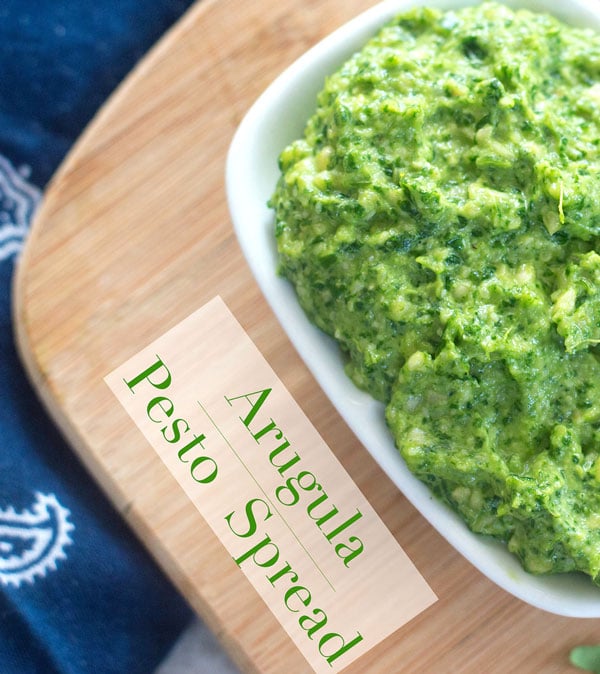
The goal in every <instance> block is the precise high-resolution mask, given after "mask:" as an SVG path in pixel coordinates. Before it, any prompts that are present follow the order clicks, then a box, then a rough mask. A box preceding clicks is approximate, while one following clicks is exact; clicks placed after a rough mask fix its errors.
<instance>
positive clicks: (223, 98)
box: [15, 0, 600, 674]
mask: <svg viewBox="0 0 600 674" xmlns="http://www.w3.org/2000/svg"><path fill="white" fill-rule="evenodd" d="M369 4H370V3H369V2H368V1H367V0H343V1H342V0H278V2H277V3H270V2H268V1H267V0H255V1H254V2H244V3H241V2H234V0H216V1H213V0H205V1H204V2H201V3H199V4H197V5H196V6H194V7H193V8H192V9H191V10H190V12H189V13H188V14H187V15H186V16H185V17H184V18H183V20H182V21H181V22H180V23H179V24H178V25H177V26H176V27H175V28H174V29H173V30H171V31H170V33H169V34H168V35H167V36H166V37H165V38H164V39H163V40H162V42H161V43H160V44H159V45H158V46H157V47H156V48H155V49H154V50H153V51H152V52H151V54H150V55H149V56H148V57H147V58H146V59H145V60H144V61H143V62H142V63H141V64H140V65H139V66H138V67H137V68H136V70H135V71H134V72H133V74H132V75H131V76H130V77H129V78H128V79H127V80H126V81H125V83H124V84H123V85H122V86H121V87H120V89H119V90H118V91H117V92H116V93H115V94H114V96H113V97H112V99H111V100H110V101H109V102H108V104H107V105H106V106H105V107H104V109H103V110H101V111H100V113H99V114H98V116H97V118H96V119H95V120H94V122H93V123H92V124H91V125H90V127H89V129H88V130H87V131H86V133H85V134H84V135H83V137H82V138H81V140H80V141H79V143H78V144H77V145H76V147H75V149H74V150H73V152H72V153H71V155H70V157H69V158H68V159H67V160H66V161H65V163H64V165H63V166H62V167H61V169H60V170H59V171H58V173H57V175H56V177H55V178H54V180H53V182H52V184H51V187H50V188H49V190H48V192H47V194H46V197H45V200H44V203H43V205H42V208H41V210H40V212H39V214H38V216H37V218H36V221H35V223H34V225H33V229H32V232H31V235H30V238H29V241H28V243H27V246H26V250H25V253H24V255H23V257H22V259H21V262H20V264H19V267H18V273H17V278H16V284H15V325H16V330H17V338H18V342H19V346H20V350H21V353H22V357H23V360H24V362H25V364H26V367H27V369H28V371H29V374H30V376H31V379H32V381H33V383H34V385H35V386H36V388H37V390H38V391H39V393H40V396H41V397H42V398H43V400H44V402H45V404H46V405H47V407H48V409H49V411H50V413H51V414H52V416H53V417H54V419H55V420H56V422H57V423H58V425H59V426H60V428H61V429H62V431H63V432H64V434H65V436H66V438H67V439H68V441H69V442H70V443H71V444H72V447H73V449H74V450H75V451H76V452H77V453H78V455H79V456H80V457H81V459H82V461H83V462H84V463H85V465H86V466H87V467H88V469H89V470H90V471H91V473H92V474H93V475H94V477H95V478H96V479H97V480H98V482H99V483H100V484H101V486H102V487H103V488H104V490H105V492H106V494H107V495H108V497H109V498H110V499H111V500H112V502H113V503H114V504H115V506H116V507H117V508H118V510H119V511H120V512H121V513H122V515H123V516H124V517H125V518H126V519H127V521H128V522H129V524H130V525H131V527H132V528H133V529H134V530H135V531H136V532H137V535H138V536H139V537H140V539H141V540H142V541H143V542H144V543H145V545H146V546H147V547H148V549H149V550H150V551H151V553H152V554H153V555H154V556H155V558H156V559H157V560H158V562H159V564H161V565H162V567H163V569H164V570H165V572H166V573H167V574H168V575H169V576H170V577H171V579H172V580H173V581H174V583H175V584H176V585H177V587H178V588H179V589H180V591H181V592H182V593H183V595H185V597H187V599H188V600H189V602H190V603H191V605H192V606H193V607H194V608H195V610H196V611H197V612H198V614H199V615H200V616H201V617H202V618H203V619H204V620H205V621H206V622H207V623H208V625H209V626H210V627H211V628H212V629H213V630H214V632H215V633H216V634H217V636H218V638H219V639H220V640H221V642H222V643H223V645H224V647H225V648H226V649H227V650H228V651H229V653H230V654H231V656H232V658H233V659H234V660H235V661H236V662H237V664H238V665H239V667H240V669H241V670H242V671H244V672H260V673H261V674H267V673H272V674H279V673H280V672H282V671H290V672H294V674H296V673H297V672H304V671H307V666H306V661H305V660H304V659H303V658H302V656H301V655H300V654H299V651H297V649H296V647H295V646H294V645H293V644H292V642H291V640H290V639H289V638H288V637H287V636H286V634H285V632H284V631H283V630H282V629H281V628H280V626H279V625H278V623H277V622H276V621H275V619H274V618H273V616H272V614H271V612H270V611H269V610H268V609H267V608H266V606H265V604H264V603H263V601H262V600H261V599H260V598H259V596H258V594H257V593H256V592H255V591H254V590H253V589H252V587H251V586H250V584H249V583H248V582H247V581H246V579H245V578H244V576H243V575H242V574H241V573H240V572H239V570H238V569H237V568H234V569H233V571H234V572H235V573H233V574H229V573H223V572H222V569H223V567H224V562H225V561H226V558H227V557H228V555H227V552H226V551H225V549H224V547H223V546H221V545H220V543H219V542H218V540H217V539H216V538H215V536H214V535H213V534H212V532H211V531H210V530H209V529H208V527H207V526H206V527H203V528H202V527H201V528H200V529H198V528H197V527H196V528H195V529H194V531H190V530H189V528H188V527H186V521H192V518H193V520H194V521H195V520H196V518H197V514H196V512H195V510H194V507H193V506H192V505H191V504H190V502H189V500H188V499H187V497H186V496H185V494H184V493H183V492H182V490H181V489H179V487H178V486H177V484H176V482H175V481H174V479H173V478H172V476H171V475H170V474H169V472H168V471H167V469H166V468H165V467H164V465H163V464H162V462H161V461H160V460H159V458H158V457H157V456H156V454H155V453H154V451H153V450H152V448H151V447H150V446H149V445H148V443H147V442H146V441H145V440H144V438H143V437H142V436H141V434H140V433H139V432H137V429H136V428H135V427H134V425H133V423H132V421H131V420H130V419H129V417H128V416H127V415H126V413H125V412H124V410H123V409H122V408H121V407H120V405H119V403H118V402H117V401H116V399H115V398H114V396H113V395H112V393H111V392H110V391H109V389H108V387H107V386H106V384H105V383H104V381H103V377H104V376H105V375H106V374H107V373H108V372H110V371H112V370H113V369H114V368H116V367H117V366H119V365H120V364H121V363H123V362H124V361H125V360H126V359H127V358H129V357H130V356H132V355H133V354H134V353H136V352H137V351H138V350H140V349H141V348H142V347H143V346H145V345H146V344H148V343H150V342H151V341H152V340H154V339H155V338H157V337H159V336H160V335H161V334H163V333H164V332H165V330H166V329H167V328H169V327H170V326H172V325H175V324H177V323H178V322H180V321H181V320H182V319H184V318H185V317H186V316H188V315H189V314H190V313H192V312H193V311H194V310H196V309H197V308H199V307H200V306H202V305H203V304H204V303H205V302H207V301H208V300H210V299H211V298H213V297H214V296H215V295H217V294H218V295H221V296H222V297H223V299H224V300H225V301H226V303H227V304H228V305H229V307H230V308H231V310H232V311H233V313H234V314H235V316H236V317H237V319H238V321H240V323H241V324H242V326H243V327H244V328H245V330H246V331H247V332H248V334H249V335H250V337H251V338H252V339H253V340H254V342H255V343H256V345H257V346H258V348H259V349H260V350H261V351H262V353H263V354H264V355H265V357H266V358H267V360H268V361H269V363H270V364H271V366H272V367H273V369H274V370H275V372H276V373H277V374H278V375H279V377H280V378H281V379H282V381H283V382H284V384H285V385H286V386H287V388H288V389H289V391H290V392H291V393H292V395H293V396H294V397H295V399H296V400H297V401H298V403H299V404H300V406H301V407H302V408H303V409H304V411H305V412H306V414H307V415H308V417H309V418H310V420H311V421H312V423H313V424H314V425H315V426H316V428H317V430H318V431H319V432H320V433H321V434H322V436H323V437H324V439H325V441H326V442H327V443H328V445H329V446H330V447H331V448H332V450H333V451H334V453H335V454H336V455H337V456H338V458H339V459H340V460H341V461H342V463H343V464H344V466H345V467H346V469H347V470H348V472H349V473H350V475H351V476H352V478H353V479H354V481H355V482H356V483H357V484H358V486H359V487H360V488H361V489H362V491H363V492H364V494H365V495H366V496H367V498H368V499H369V500H370V502H371V504H372V505H373V506H374V508H375V509H376V510H377V512H378V513H379V515H380V516H381V518H382V519H383V520H384V522H385V523H386V525H387V526H388V527H389V529H390V530H391V531H392V532H393V534H394V535H395V536H396V538H397V539H398V541H399V543H400V545H401V546H402V547H403V548H404V549H405V550H406V552H407V553H408V554H409V555H410V557H411V558H412V560H413V561H414V563H415V564H416V565H417V567H418V568H419V570H420V571H421V573H422V574H423V575H424V576H425V578H426V579H427V581H428V582H429V584H430V585H431V587H432V588H433V590H434V591H435V592H436V594H437V595H438V597H439V601H438V602H437V603H436V604H435V605H433V606H432V607H431V608H429V609H428V610H427V611H425V612H424V613H423V614H421V615H420V616H419V617H418V618H416V619H414V620H413V621H412V622H410V623H409V624H408V625H406V626H405V627H403V628H402V629H400V630H399V631H397V632H396V633H395V634H393V635H392V636H391V637H388V638H387V639H386V640H385V641H384V642H383V643H382V644H381V645H380V646H379V647H377V648H376V649H375V650H373V651H371V652H370V653H369V654H367V655H366V656H364V657H363V658H361V659H360V660H358V661H357V662H356V663H354V664H353V665H351V666H350V667H349V668H348V670H347V671H348V672H356V673H358V672H361V673H362V672H375V673H378V672H392V673H398V672H406V673H409V674H415V673H420V672H424V673H429V672H431V673H434V672H436V673H437V672H452V673H457V672H468V673H473V674H480V673H483V672H485V673H488V674H494V673H498V674H508V673H509V672H515V673H519V674H528V673H531V674H534V673H535V674H540V673H544V674H546V673H553V672H556V673H557V674H558V673H559V672H560V673H562V672H569V671H573V672H574V671H576V670H574V669H573V670H572V669H571V667H570V665H569V663H568V651H569V650H570V648H571V647H573V646H575V645H577V644H580V643H590V642H592V643H593V642H596V641H600V625H599V624H598V622H597V621H593V620H575V619H567V618H561V617H557V616H554V615H550V614H547V613H544V612H542V611H539V610H537V609H534V608H531V607H529V606H527V605H526V604H524V603H522V602H520V601H519V600H517V599H514V598H512V597H511V596H509V595H508V594H506V593H505V592H503V591H502V590H500V589H498V588H497V587H496V586H494V585H493V584H492V583H491V582H489V581H488V580H487V579H486V578H484V577H483V576H482V575H481V574H480V573H479V572H477V571H476V570H474V569H473V568H472V567H471V566H470V565H469V564H468V563H467V562H466V561H465V560H464V559H463V558H462V557H460V556H459V555H458V554H457V553H456V552H455V551H454V550H453V549H452V548H451V547H450V546H449V545H448V544H447V543H446V542H445V541H444V540H443V539H442V538H441V537H440V536H439V535H438V534H437V533H436V532H435V531H434V530H433V529H432V528H431V527H430V526H429V525H428V524H427V523H426V522H425V520H424V519H423V518H422V517H421V516H420V515H419V514H418V513H417V512H416V511H415V510H414V508H413V507H412V506H411V505H410V504H409V503H408V502H407V501H406V500H405V499H404V498H403V496H402V494H400V493H399V492H398V491H397V489H396V488H395V487H394V486H393V485H392V483H391V482H390V481H389V480H388V479H387V477H386V476H385V475H384V474H383V473H382V472H381V471H380V470H379V468H378V467H377V466H376V465H375V463H374V462H373V461H372V460H371V458H370V456H369V455H368V453H367V452H366V451H365V450H364V448H363V447H362V446H361V445H360V444H359V443H358V442H357V441H356V439H355V438H354V437H353V435H352V434H351V433H350V431H349V430H348V428H347V427H346V425H345V424H344V422H343V421H342V420H341V419H340V417H339V416H338V414H337V413H336V412H335V410H334V409H333V408H332V406H331V405H330V404H329V402H328V401H327V399H326V398H325V396H324V394H323V392H322V391H321V390H320V389H319V387H318V386H317V384H316V383H315V381H314V380H313V378H312V377H311V375H310V374H309V372H308V371H307V370H306V368H305V366H304V365H303V363H302V362H301V361H300V359H299V358H298V356H297V354H296V353H295V351H294V349H293V347H292V346H291V345H290V343H289V342H288V340H287V338H286V336H285V335H284V333H283V331H282V329H281V328H280V326H279V324H278V323H277V321H276V320H275V318H274V316H273V314H272V313H271V311H270V309H269V308H268V306H267V305H266V303H265V301H264V300H263V298H262V296H261V294H260V292H259V290H258V288H257V286H256V285H255V283H254V281H253V279H252V276H251V274H250V272H249V270H248V268H247V266H246V264H245V262H244V259H243V257H242V255H241V252H240V250H239V248H238V245H237V242H236V239H235V236H234V233H233V230H232V226H231V223H230V220H229V217H228V212H227V207H226V201H225V194H224V162H225V155H226V151H227V148H228V145H229V142H230V140H231V137H232V135H233V133H234V130H235V128H236V126H237V124H238V123H239V122H240V120H241V118H242V117H243V115H244V113H245V111H246V110H247V109H248V107H249V106H250V105H251V103H252V102H253V101H254V99H255V98H256V97H257V96H258V94H259V93H260V92H261V91H262V90H263V89H264V88H265V87H266V86H267V85H268V84H269V82H270V81H271V80H272V79H273V78H274V77H275V76H276V75H277V74H278V73H279V72H280V71H281V70H282V69H283V68H284V67H285V66H286V65H287V64H289V63H291V62H292V61H293V60H294V59H295V58H297V57H298V56H299V55H300V54H301V53H302V52H304V51H305V50H306V49H307V48H308V47H309V46H311V45H312V44H314V43H315V42H317V41H318V40H320V39H321V38H322V37H323V36H324V35H326V34H327V33H329V32H330V31H331V30H332V29H334V28H335V27H337V26H338V25H340V24H341V23H343V22H344V21H346V20H347V19H348V18H350V17H351V16H353V15H355V14H357V13H358V12H360V11H362V10H363V9H365V8H366V7H367V6H368V5H369ZM149 485H151V487H149ZM225 566H226V565H225ZM227 568H231V567H230V566H228V567H227Z"/></svg>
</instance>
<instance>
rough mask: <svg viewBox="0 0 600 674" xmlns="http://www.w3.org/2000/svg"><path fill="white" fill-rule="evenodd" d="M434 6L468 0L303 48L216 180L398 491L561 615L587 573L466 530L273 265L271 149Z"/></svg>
mask: <svg viewBox="0 0 600 674" xmlns="http://www.w3.org/2000/svg"><path fill="white" fill-rule="evenodd" d="M419 4H421V5H428V6H436V7H440V8H442V9H449V8H457V7H461V6H465V5H472V4H477V3H476V2H473V1H469V0H463V1H461V0H455V1H452V0H421V2H418V1H415V0H412V1H411V0H387V1H385V2H382V3H380V4H378V5H375V6H374V7H372V8H371V9H370V10H368V11H367V12H365V13H363V14H361V15H360V16H358V17H356V18H355V19H353V20H352V21H350V22H349V23H347V24H345V25H344V26H342V27H341V28H339V29H338V30H337V31H335V32H334V33H332V34H331V35H329V37H327V38H325V39H324V40H323V41H321V42H320V43H319V44H317V45H316V46H315V47H313V48H312V49H310V50H309V51H308V52H307V53H305V54H304V55H303V56H302V57H301V58H300V59H298V60H297V61H296V62H295V63H294V64H293V65H292V66H290V67H289V68H288V69H287V70H286V71H285V72H284V73H283V74H282V75H280V76H279V77H278V78H277V79H276V80H275V81H274V82H273V83H272V84H271V85H270V86H269V88H268V89H267V90H266V91H265V92H264V93H263V94H262V96H260V98H259V99H258V100H257V101H256V103H255V104H254V105H253V107H252V108H251V109H250V110H249V112H248V114H247V115H246V117H245V118H244V120H243V121H242V123H241V124H240V126H239V128H238V130H237V132H236V134H235V137H234V139H233V141H232V143H231V147H230V149H229V154H228V158H227V169H226V186H227V198H228V202H229V209H230V212H231V216H232V219H233V223H234V227H235V230H236V234H237V236H238V239H239V242H240V245H241V247H242V250H243V252H244V254H245V256H246V258H247V261H248V264H249V265H250V267H251V269H252V271H253V273H254V276H255V277H256V280H257V282H258V284H259V286H260V288H261V290H262V292H263V293H264V295H265V297H266V299H267V301H268V302H269V304H270V305H271V307H272V309H273V311H274V312H275V314H276V316H277V318H278V319H279V321H280V322H281V324H282V326H283V327H284V329H285V330H286V332H287V334H288V336H289V338H290V339H291V341H292V342H293V344H294V346H295V347H296V349H297V350H298V352H299V353H300V356H301V357H302V358H303V359H304V361H305V362H306V364H307V365H308V367H309V368H310V370H311V371H312V373H313V374H314V376H315V377H316V379H317V381H318V382H319V384H320V385H321V387H322V388H323V390H324V391H325V393H326V394H327V395H328V397H329V398H330V400H331V401H332V403H333V404H334V405H335V407H336V408H337V410H338V411H339V412H340V414H341V415H342V417H343V418H344V419H345V421H346V422H347V424H348V425H349V426H350V428H352V430H353V431H354V433H355V434H356V435H357V437H358V438H359V440H360V441H361V442H362V443H363V444H364V446H365V447H366V448H367V450H368V451H369V453H370V454H371V455H372V456H373V458H374V459H375V460H376V461H377V463H378V464H379V465H380V466H381V468H382V469H383V470H384V471H385V472H386V473H387V475H388V476H389V477H390V478H391V479H392V480H393V482H394V483H395V484H396V485H397V486H398V488H399V489H400V490H401V491H402V493H403V494H404V495H405V496H406V497H407V498H408V499H409V500H410V501H411V502H412V503H413V505H414V506H415V507H416V508H417V509H418V510H419V511H420V512H421V514H422V515H423V516H424V517H426V518H427V520H428V521H429V522H430V523H431V524H432V525H433V526H434V527H435V528H436V529H437V530H438V531H439V532H440V534H442V536H444V537H445V538H446V539H447V540H448V541H449V542H450V543H451V544H452V545H453V546H454V547H455V548H456V549H457V550H458V551H459V552H460V553H462V555H464V557H466V558H467V559H468V560H469V561H470V562H471V563H472V564H473V565H474V566H476V567H477V568H478V569H479V570H480V571H481V572H482V573H484V574H485V575H486V576H487V577H488V578H490V579H491V580H492V581H494V582H495V583H496V584H497V585H499V586H500V587H502V588H504V589H505V590H507V591H508V592H510V593H511V594H513V595H514V596H516V597H519V598H520V599H522V600H524V601H526V602H528V603H529V604H532V605H533V606H536V607H538V608H541V609H544V610H547V611H550V612H552V613H557V614H560V615H565V616H571V617H580V618H584V617H589V618H598V617H600V588H598V587H595V586H594V585H593V584H592V582H591V580H590V579H589V578H587V577H584V576H580V575H575V574H567V575H559V576H547V577H536V576H533V575H531V574H528V573H526V572H525V571H524V570H523V569H522V567H521V565H520V564H519V562H518V560H517V559H516V558H515V557H514V556H513V555H511V554H510V553H509V552H508V551H507V550H506V548H505V546H504V545H502V544H499V543H497V542H494V541H491V540H489V539H487V538H484V537H481V536H477V535H475V534H473V533H471V532H470V531H469V530H468V529H467V527H466V526H465V524H464V523H463V521H462V520H461V519H460V518H459V517H458V516H457V515H455V514H454V513H453V512H452V511H451V510H450V509H449V508H447V507H446V506H445V505H443V504H441V503H440V502H438V501H437V500H436V499H434V498H433V497H432V496H431V494H430V492H429V490H428V489H427V488H426V487H425V486H424V485H423V484H422V483H421V482H419V481H418V480H417V479H416V478H415V477H414V476H413V475H412V474H411V473H410V472H409V471H408V469H407V468H406V466H405V464H404V462H403V460H402V458H401V457H400V456H399V454H398V452H397V450H396V449H395V447H394V443H393V440H392V437H391V435H390V433H389V431H388V429H387V427H386V425H385V422H384V416H383V407H382V405H380V404H379V403H377V402H375V401H374V400H373V399H372V398H371V397H370V396H369V395H367V394H365V393H363V392H361V391H359V390H357V389H356V388H355V387H354V385H353V384H352V382H351V381H350V380H349V379H348V377H347V376H346V374H345V372H344V370H343V367H342V360H341V357H340V354H339V351H338V348H337V346H336V344H335V343H334V342H333V340H331V339H329V338H328V337H326V336H325V335H324V334H323V333H322V332H320V331H319V330H318V329H317V328H315V327H314V326H313V325H312V324H311V323H309V321H308V320H307V318H306V316H305V314H304V312H303V311H302V309H301V308H300V306H299V304H298V302H297V300H296V296H295V294H294V291H293V289H292V286H291V285H290V284H289V283H288V282H287V281H285V280H284V279H282V278H280V277H278V276H277V274H276V265H277V260H276V250H275V242H274V237H273V223H274V220H273V213H272V211H271V210H270V209H269V208H268V207H267V200H268V199H269V197H270V196H271V194H272V192H273V189H274V187H275V183H276V181H277V178H278V175H279V170H278V166H277V159H278V156H279V154H280V152H281V150H282V149H283V148H284V147H285V146H286V145H287V144H288V143H289V142H291V141H292V140H294V139H295V138H298V137H300V136H301V134H302V132H303V129H304V125H305V122H306V121H307V119H308V118H309V116H310V114H311V113H312V112H313V110H314V108H315V97H316V94H317V92H318V91H319V90H320V89H321V88H322V86H323V81H324V77H325V75H327V74H329V73H332V72H334V71H335V70H336V69H337V68H338V67H339V66H340V65H341V64H342V63H343V62H344V61H345V60H346V59H347V58H348V57H349V56H350V55H351V54H352V53H353V52H354V51H356V50H357V49H359V48H360V47H361V46H362V45H363V44H364V43H365V42H366V40H367V39H368V38H369V37H370V36H371V35H373V34H374V33H375V32H376V30H377V29H378V28H379V27H380V26H381V25H382V23H384V21H385V20H386V19H388V18H390V17H392V16H393V15H394V14H396V13H398V12H401V11H403V10H406V9H408V8H410V7H413V6H415V5H419ZM506 4H508V5H509V6H511V7H524V8H529V9H532V10H534V11H546V12H551V13H553V14H554V15H555V16H557V17H558V18H560V19H562V20H564V21H566V22H568V23H571V24H575V25H584V26H592V27H595V28H596V29H600V3H598V2H597V0H570V2H561V1H560V0H556V1H553V0H521V1H520V2H519V1H517V0H514V1H509V2H506Z"/></svg>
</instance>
